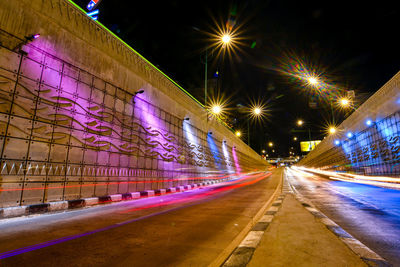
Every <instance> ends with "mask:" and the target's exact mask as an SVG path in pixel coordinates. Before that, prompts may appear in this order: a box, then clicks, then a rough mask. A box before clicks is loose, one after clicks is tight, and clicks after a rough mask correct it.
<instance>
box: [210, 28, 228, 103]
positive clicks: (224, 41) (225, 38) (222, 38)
mask: <svg viewBox="0 0 400 267" xmlns="http://www.w3.org/2000/svg"><path fill="white" fill-rule="evenodd" d="M231 41H232V36H231V35H230V34H229V33H225V34H223V35H221V36H220V41H219V42H220V43H221V44H222V47H223V48H225V47H226V46H228V45H229V44H230V43H231ZM204 59H205V60H204V65H205V71H204V106H207V97H208V94H207V93H208V92H207V84H208V77H207V73H208V48H207V47H206V51H205V58H204Z"/></svg>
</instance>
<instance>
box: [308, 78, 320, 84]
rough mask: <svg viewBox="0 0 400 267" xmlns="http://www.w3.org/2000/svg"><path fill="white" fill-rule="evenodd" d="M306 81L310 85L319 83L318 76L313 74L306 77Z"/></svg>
mask: <svg viewBox="0 0 400 267" xmlns="http://www.w3.org/2000/svg"><path fill="white" fill-rule="evenodd" d="M307 82H308V84H310V85H312V86H317V85H318V84H319V81H318V78H317V77H315V76H310V77H307Z"/></svg>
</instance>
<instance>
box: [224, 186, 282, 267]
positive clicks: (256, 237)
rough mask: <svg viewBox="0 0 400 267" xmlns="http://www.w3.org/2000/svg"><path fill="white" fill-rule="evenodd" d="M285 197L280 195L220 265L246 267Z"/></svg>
mask: <svg viewBox="0 0 400 267" xmlns="http://www.w3.org/2000/svg"><path fill="white" fill-rule="evenodd" d="M285 196H286V193H282V194H281V195H280V196H279V197H278V198H277V199H276V200H275V201H274V202H273V203H272V205H271V206H270V207H269V209H268V210H267V211H266V212H265V213H264V215H263V216H262V217H261V219H260V220H259V221H258V222H257V223H256V224H254V225H253V227H252V228H251V230H250V231H249V232H248V234H247V236H246V237H245V238H244V239H243V240H242V242H241V243H240V244H239V246H237V247H236V249H235V250H234V251H233V252H232V254H231V255H230V256H229V258H228V259H226V261H225V262H224V263H223V264H222V265H221V266H224V267H233V266H246V265H247V264H248V263H249V262H250V260H251V258H252V257H253V254H254V251H255V250H256V248H257V246H258V244H259V243H260V241H261V238H262V237H263V235H264V232H265V231H266V230H267V228H268V226H269V225H270V224H271V222H272V220H273V219H274V216H275V214H276V213H277V212H278V210H279V208H280V207H281V206H282V202H283V200H284V198H285Z"/></svg>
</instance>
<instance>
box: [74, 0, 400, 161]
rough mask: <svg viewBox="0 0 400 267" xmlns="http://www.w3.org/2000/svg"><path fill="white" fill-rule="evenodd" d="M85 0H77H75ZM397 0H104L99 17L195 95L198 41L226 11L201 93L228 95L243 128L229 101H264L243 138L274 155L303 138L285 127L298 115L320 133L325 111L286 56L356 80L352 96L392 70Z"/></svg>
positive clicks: (324, 74) (240, 125) (399, 55)
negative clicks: (221, 48)
mask: <svg viewBox="0 0 400 267" xmlns="http://www.w3.org/2000/svg"><path fill="white" fill-rule="evenodd" d="M88 1H89V0H75V2H76V3H77V4H78V5H80V6H81V7H82V8H85V6H86V4H87V2H88ZM396 2H397V1H371V2H368V1H289V0H279V1H278V0H276V1H255V0H254V1H127V0H102V2H101V3H100V4H99V6H98V8H99V10H100V15H99V21H100V22H101V23H102V24H104V25H105V26H106V27H107V28H109V29H111V30H112V31H113V32H114V33H115V34H116V35H118V36H119V37H120V38H121V39H122V40H124V41H125V42H126V43H128V44H129V45H130V46H131V47H133V48H134V49H135V50H136V51H138V52H139V53H140V54H141V55H143V56H144V57H145V58H146V59H148V60H149V61H150V62H152V63H153V64H154V65H155V66H157V67H158V68H159V69H161V70H162V71H163V72H164V73H165V74H167V75H168V76H169V77H171V78H172V79H173V80H175V81H176V82H177V83H178V84H180V85H181V86H182V87H183V88H185V89H186V90H187V91H188V92H189V93H190V94H192V95H193V96H194V97H196V98H197V99H198V100H199V101H201V102H202V103H203V102H204V67H205V66H204V64H203V62H204V54H205V48H206V47H210V46H211V45H212V43H213V40H212V39H211V38H210V33H214V32H215V31H216V29H217V28H218V26H220V27H226V25H227V22H228V21H229V23H228V25H231V26H232V29H233V30H234V31H236V33H237V39H236V40H237V49H235V53H233V54H231V56H229V55H228V54H227V53H225V54H222V55H219V56H218V53H217V51H216V52H214V53H213V54H211V55H210V53H209V63H208V69H209V72H208V78H209V79H210V80H211V81H213V82H214V85H215V86H212V85H210V87H211V88H210V92H209V94H210V95H211V96H212V97H216V96H221V97H224V98H225V99H229V104H228V107H229V108H230V109H229V115H228V123H230V124H231V125H232V126H233V128H235V129H242V131H244V132H247V120H248V118H246V116H245V115H244V114H242V113H239V112H238V111H237V108H236V107H237V105H238V104H241V105H244V106H249V105H250V103H252V102H260V103H262V104H264V105H265V107H266V110H267V113H268V116H267V118H266V119H264V120H263V121H262V122H260V121H258V122H257V121H252V122H251V124H250V126H251V127H250V140H251V146H252V147H253V148H254V149H255V150H256V151H257V152H259V153H260V152H261V150H262V149H266V150H267V151H268V152H267V153H268V154H269V156H270V157H276V156H287V155H288V152H289V148H290V147H294V149H295V150H296V151H297V152H298V151H299V143H298V142H294V141H293V137H294V136H297V137H298V138H299V139H300V140H308V138H309V137H308V133H307V131H304V132H297V133H293V132H292V129H295V130H296V129H298V128H297V127H296V120H297V119H300V118H301V119H303V120H304V121H305V122H306V126H304V127H303V130H304V129H306V128H307V127H308V128H310V130H311V135H312V139H321V138H323V136H324V135H325V133H324V130H323V128H324V126H325V125H326V124H327V122H331V121H332V113H331V107H330V105H329V104H328V101H326V100H324V99H317V100H315V102H316V103H317V108H310V107H309V100H310V93H309V90H310V88H309V87H308V86H306V85H305V84H304V83H303V82H300V81H298V80H296V79H293V78H292V77H291V76H290V75H288V74H285V73H284V72H283V71H282V70H287V69H288V60H287V59H288V58H291V60H292V61H291V62H293V60H296V59H297V60H299V62H302V63H303V64H304V66H306V67H307V68H308V69H310V70H311V69H312V70H313V71H315V72H316V73H317V74H318V75H320V78H321V79H324V81H325V80H326V81H328V82H329V83H330V84H332V85H334V87H335V88H340V90H354V91H355V102H356V103H357V104H358V105H359V104H360V103H362V102H363V101H365V100H366V99H367V98H368V97H369V96H370V95H372V94H373V93H374V92H376V91H377V90H378V89H379V88H380V87H381V86H382V85H383V84H384V83H385V82H387V81H388V80H389V79H390V78H391V77H392V76H393V75H395V74H396V73H397V72H398V71H400V47H399V41H398V40H397V39H398V37H399V32H400V22H399V21H400V20H399V17H400V12H399V5H398V4H397V5H395V3H396ZM209 49H210V48H209ZM211 50H212V49H211ZM288 55H290V57H288ZM216 71H218V74H219V75H218V77H217V78H214V73H215V72H216ZM213 87H215V88H213ZM334 113H335V118H334V119H335V122H337V123H338V122H341V121H342V120H343V119H344V116H345V112H343V111H340V110H336V109H335V111H334ZM245 138H247V137H245ZM246 140H247V139H246ZM269 141H272V142H274V144H275V146H274V149H275V153H271V148H269V147H268V146H267V143H268V142H269Z"/></svg>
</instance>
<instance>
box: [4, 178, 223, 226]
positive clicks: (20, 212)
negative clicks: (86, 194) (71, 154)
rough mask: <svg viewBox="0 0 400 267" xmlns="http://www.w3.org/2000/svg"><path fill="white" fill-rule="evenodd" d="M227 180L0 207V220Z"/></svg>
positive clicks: (190, 188)
mask: <svg viewBox="0 0 400 267" xmlns="http://www.w3.org/2000/svg"><path fill="white" fill-rule="evenodd" d="M227 180H229V179H228V178H224V179H219V180H215V181H209V182H202V183H197V184H191V185H185V186H177V187H171V188H166V189H156V190H146V191H141V192H131V193H125V194H114V195H108V196H101V197H90V198H83V199H74V200H66V201H57V202H49V203H41V204H34V205H26V206H18V207H9V208H0V220H1V219H6V218H13V217H20V216H27V215H32V214H40V213H46V212H53V211H63V210H68V209H77V208H83V207H91V206H95V205H100V204H107V203H113V202H120V201H128V200H132V199H139V198H146V197H154V196H162V195H165V194H171V193H178V192H184V191H188V190H193V189H196V188H198V187H200V186H205V185H212V184H215V183H221V182H224V181H227Z"/></svg>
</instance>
